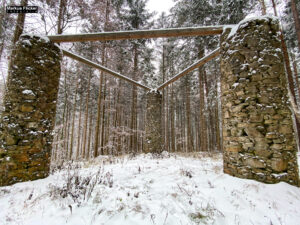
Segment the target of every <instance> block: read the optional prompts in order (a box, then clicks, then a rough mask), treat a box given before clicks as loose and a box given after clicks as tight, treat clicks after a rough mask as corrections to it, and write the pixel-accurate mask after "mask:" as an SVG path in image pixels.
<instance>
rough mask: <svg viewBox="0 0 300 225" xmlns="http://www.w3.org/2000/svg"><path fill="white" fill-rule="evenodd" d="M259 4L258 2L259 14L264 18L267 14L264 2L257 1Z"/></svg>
mask: <svg viewBox="0 0 300 225" xmlns="http://www.w3.org/2000/svg"><path fill="white" fill-rule="evenodd" d="M259 2H260V5H261V13H262V15H263V16H264V15H266V14H267V10H266V5H265V0H259Z"/></svg>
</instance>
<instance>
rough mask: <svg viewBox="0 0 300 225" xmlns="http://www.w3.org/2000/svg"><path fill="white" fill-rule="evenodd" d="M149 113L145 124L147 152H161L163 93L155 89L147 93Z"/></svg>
mask: <svg viewBox="0 0 300 225" xmlns="http://www.w3.org/2000/svg"><path fill="white" fill-rule="evenodd" d="M146 98H147V113H146V124H145V131H146V137H145V152H146V153H149V152H151V153H161V152H162V150H163V139H162V126H161V107H162V95H161V94H160V93H159V91H156V90H153V91H149V92H148V93H147V94H146Z"/></svg>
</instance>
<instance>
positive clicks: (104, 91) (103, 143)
mask: <svg viewBox="0 0 300 225" xmlns="http://www.w3.org/2000/svg"><path fill="white" fill-rule="evenodd" d="M105 100H106V77H104V89H103V104H102V105H103V107H102V124H101V155H104V154H106V152H104V145H105V130H104V128H105V109H106V107H105V106H106V102H105Z"/></svg>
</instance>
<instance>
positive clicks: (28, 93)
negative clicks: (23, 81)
mask: <svg viewBox="0 0 300 225" xmlns="http://www.w3.org/2000/svg"><path fill="white" fill-rule="evenodd" d="M22 94H24V95H35V94H34V93H33V91H32V90H28V89H26V90H24V91H22Z"/></svg>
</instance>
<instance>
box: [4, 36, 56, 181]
mask: <svg viewBox="0 0 300 225" xmlns="http://www.w3.org/2000/svg"><path fill="white" fill-rule="evenodd" d="M15 50H16V55H15V57H14V58H13V59H12V67H11V71H10V74H9V78H8V82H7V88H8V90H7V92H6V94H5V97H4V107H5V109H4V111H3V112H2V114H1V117H0V186H3V185H10V184H14V183H17V182H21V181H27V180H34V179H39V178H44V177H46V176H48V174H49V163H50V153H51V143H52V134H51V133H52V129H53V125H54V119H55V112H56V100H57V92H58V85H59V76H60V60H61V53H60V50H59V48H58V47H57V46H55V45H54V44H53V43H51V42H49V41H48V40H47V39H44V38H40V37H37V36H22V37H21V38H20V40H19V42H18V43H17V45H16V49H15Z"/></svg>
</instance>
